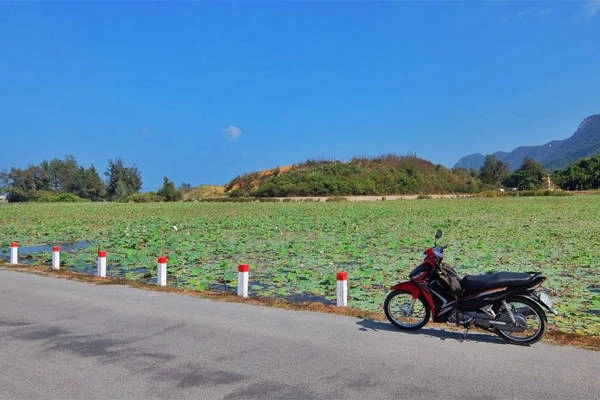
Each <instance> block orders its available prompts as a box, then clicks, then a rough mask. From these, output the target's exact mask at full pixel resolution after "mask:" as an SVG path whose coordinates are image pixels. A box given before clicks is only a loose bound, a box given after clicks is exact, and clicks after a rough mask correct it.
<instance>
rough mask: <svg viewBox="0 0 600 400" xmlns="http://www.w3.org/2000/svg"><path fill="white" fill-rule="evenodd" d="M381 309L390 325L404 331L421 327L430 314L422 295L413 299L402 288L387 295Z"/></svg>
mask: <svg viewBox="0 0 600 400" xmlns="http://www.w3.org/2000/svg"><path fill="white" fill-rule="evenodd" d="M383 311H384V312H385V316H386V317H387V319H388V320H389V321H390V322H391V323H392V325H394V326H395V327H396V328H398V329H402V330H405V331H415V330H417V329H421V328H422V327H423V326H424V325H425V324H426V323H427V322H428V321H429V317H430V316H431V310H429V306H428V305H427V303H426V302H425V301H424V300H423V298H422V297H418V298H416V299H415V298H413V296H412V294H410V293H409V292H406V291H403V290H394V291H392V292H390V294H388V295H387V297H386V298H385V302H384V303H383Z"/></svg>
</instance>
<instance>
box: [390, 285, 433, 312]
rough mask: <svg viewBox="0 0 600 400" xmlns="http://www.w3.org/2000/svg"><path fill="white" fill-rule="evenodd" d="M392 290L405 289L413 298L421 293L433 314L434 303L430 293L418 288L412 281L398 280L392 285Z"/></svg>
mask: <svg viewBox="0 0 600 400" xmlns="http://www.w3.org/2000/svg"><path fill="white" fill-rule="evenodd" d="M392 290H406V291H407V292H409V293H410V294H411V295H412V297H413V298H414V299H416V298H418V297H419V296H421V295H423V298H424V299H425V301H426V302H427V305H429V308H430V309H431V313H432V315H435V313H436V310H435V304H434V303H433V299H432V298H431V295H430V294H429V293H427V292H424V291H421V289H419V287H418V286H417V285H416V284H415V283H414V282H413V281H406V282H400V283H398V284H396V285H394V286H392Z"/></svg>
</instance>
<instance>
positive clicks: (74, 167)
mask: <svg viewBox="0 0 600 400" xmlns="http://www.w3.org/2000/svg"><path fill="white" fill-rule="evenodd" d="M104 176H105V177H106V180H103V179H102V178H101V177H100V174H99V173H98V170H97V169H96V168H95V167H94V165H91V166H90V167H89V168H84V167H82V166H80V165H79V164H78V163H77V161H76V160H75V158H74V157H73V156H71V155H68V156H66V157H65V159H64V160H61V159H58V158H55V159H53V160H51V161H46V160H44V161H42V162H41V163H40V164H39V165H30V166H28V167H27V168H24V169H21V168H15V167H12V168H11V169H10V171H3V172H1V173H0V193H6V195H7V199H8V201H10V202H24V201H79V200H89V201H165V200H166V201H176V200H181V198H182V194H181V191H180V190H177V189H175V185H174V184H173V182H171V181H169V179H168V178H166V177H165V178H164V181H163V187H162V188H161V189H160V190H159V191H158V192H157V193H139V191H140V190H141V188H142V174H141V172H140V170H139V169H138V168H137V167H135V166H127V165H126V164H125V161H123V160H122V159H121V158H116V159H111V160H108V167H107V168H106V170H105V172H104Z"/></svg>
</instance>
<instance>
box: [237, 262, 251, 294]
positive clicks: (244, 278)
mask: <svg viewBox="0 0 600 400" xmlns="http://www.w3.org/2000/svg"><path fill="white" fill-rule="evenodd" d="M249 270H250V267H249V266H248V264H240V265H238V285H237V295H238V296H239V297H243V298H247V297H248V271H249Z"/></svg>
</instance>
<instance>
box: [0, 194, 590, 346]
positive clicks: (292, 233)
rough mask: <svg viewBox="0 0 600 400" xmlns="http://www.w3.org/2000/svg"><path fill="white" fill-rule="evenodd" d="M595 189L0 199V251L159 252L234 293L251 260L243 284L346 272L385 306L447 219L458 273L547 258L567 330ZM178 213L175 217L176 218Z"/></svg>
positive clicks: (307, 287) (174, 274)
mask: <svg viewBox="0 0 600 400" xmlns="http://www.w3.org/2000/svg"><path fill="white" fill-rule="evenodd" d="M599 216H600V196H572V197H529V198H524V197H515V198H501V199H482V198H461V199H436V200H398V201H377V202H361V203H350V202H344V203H301V202H297V203H295V202H286V203H161V204H117V203H78V204H34V203H30V204H3V205H0V226H2V229H1V231H0V246H1V250H0V258H1V259H2V260H4V261H6V260H7V259H8V252H9V246H10V243H11V242H17V243H19V247H20V253H19V254H20V256H21V257H22V259H21V262H22V263H30V264H36V265H50V260H51V254H50V248H49V246H53V245H61V246H62V247H63V251H62V252H61V263H62V264H63V267H64V268H67V269H71V270H74V271H80V272H82V273H93V272H94V270H93V269H94V268H95V264H96V257H97V250H98V249H102V250H106V251H107V253H108V268H109V271H108V274H109V275H110V276H121V277H126V278H128V279H138V280H143V281H148V282H151V281H152V279H153V278H155V267H156V259H157V257H158V256H161V255H164V256H167V257H168V260H169V261H168V272H169V278H168V280H169V285H173V286H180V287H185V288H190V289H196V290H213V291H229V292H233V291H234V290H235V287H236V278H237V265H238V264H241V263H244V264H250V293H251V296H259V297H265V298H283V299H288V300H293V301H315V300H316V301H323V302H329V301H332V300H334V298H335V287H336V284H335V272H336V271H341V270H345V271H348V279H349V281H348V282H349V283H348V284H349V306H351V307H355V308H360V309H364V310H368V311H377V310H380V309H381V304H382V302H383V299H384V297H385V295H386V293H387V290H388V287H389V286H391V285H392V284H394V283H395V282H397V281H399V280H403V279H406V277H407V275H408V272H409V271H410V270H411V269H412V268H413V267H414V266H415V265H417V264H418V263H419V262H420V261H421V255H420V254H421V252H422V251H423V250H424V249H425V248H426V247H428V246H430V245H432V244H433V236H434V233H435V230H436V229H437V228H441V229H442V230H443V231H444V238H443V239H442V242H443V244H447V245H449V247H448V249H447V250H446V262H447V263H449V264H450V265H453V266H456V268H457V270H458V271H459V273H460V274H467V273H469V274H476V273H485V272H491V271H499V270H511V271H532V270H541V271H543V272H544V273H545V274H546V275H547V277H548V280H547V281H546V283H545V285H544V286H545V287H546V288H547V289H548V291H549V294H550V295H551V297H552V298H553V300H554V302H555V306H556V308H557V309H558V311H559V312H560V313H561V314H563V315H561V316H560V317H550V322H551V323H552V324H555V325H556V327H558V329H560V330H561V331H564V332H575V333H580V334H586V335H600V277H599V276H598V272H599V269H600V267H599V266H598V259H599V256H600V243H599V242H600V221H599ZM174 226H176V227H177V229H174V228H173V227H174Z"/></svg>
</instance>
